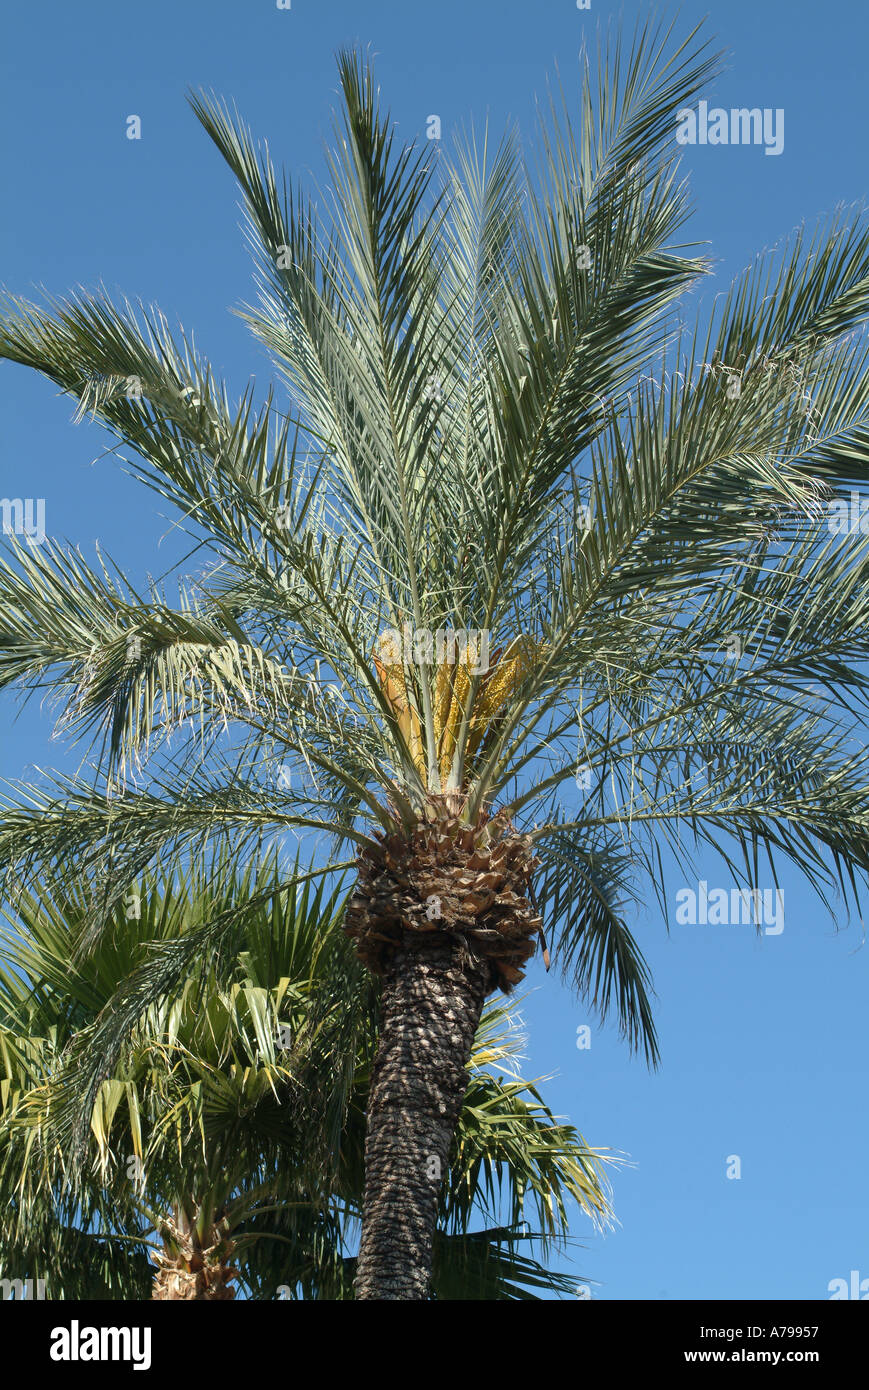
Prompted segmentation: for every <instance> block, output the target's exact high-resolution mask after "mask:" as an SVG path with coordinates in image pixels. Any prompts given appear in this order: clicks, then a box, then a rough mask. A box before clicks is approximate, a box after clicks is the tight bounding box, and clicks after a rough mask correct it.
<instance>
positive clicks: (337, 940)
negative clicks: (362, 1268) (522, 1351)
mask: <svg viewBox="0 0 869 1390" xmlns="http://www.w3.org/2000/svg"><path fill="white" fill-rule="evenodd" d="M280 880H281V876H280V873H279V871H278V869H277V865H276V863H275V862H274V861H272V862H262V863H258V864H256V865H252V866H249V867H248V868H247V869H246V870H245V871H244V872H241V871H238V870H236V869H235V868H234V867H233V866H232V865H231V864H230V863H229V862H227V861H224V862H223V863H218V864H215V865H211V866H209V867H208V868H206V866H204V865H202V864H196V865H194V866H192V867H189V868H182V867H181V866H180V865H176V866H175V870H174V872H173V873H172V874H170V875H169V876H168V877H165V878H164V879H163V880H162V881H161V882H160V883H159V884H157V885H154V884H149V883H142V884H140V885H138V891H136V892H135V893H131V894H130V895H128V899H127V903H126V906H125V909H124V910H123V911H121V910H118V911H116V913H115V915H114V922H113V929H112V931H111V933H110V934H105V935H104V936H103V937H102V938H101V940H100V942H99V946H98V948H97V950H96V951H94V952H92V953H91V954H90V955H89V956H88V958H87V960H86V962H85V963H84V964H83V965H82V964H81V963H79V964H76V954H77V953H76V947H77V943H78V941H79V939H80V937H81V935H82V933H83V931H84V930H85V929H86V923H87V920H88V913H89V911H90V901H91V899H92V896H93V893H92V891H91V893H90V894H87V893H85V892H84V890H83V887H82V885H79V891H78V892H77V893H75V894H74V895H73V896H69V895H68V894H66V893H65V892H64V891H63V888H62V887H61V886H60V885H53V886H52V885H47V886H46V887H45V888H43V890H42V891H41V892H40V894H39V896H38V897H34V896H31V895H30V894H22V895H21V897H20V899H19V901H18V904H17V909H16V913H15V916H14V918H13V917H12V916H11V915H8V920H9V927H8V928H7V929H6V930H4V931H3V932H2V934H0V960H2V961H3V964H2V966H0V1193H2V1199H3V1208H4V1225H3V1234H2V1236H0V1275H4V1276H6V1277H12V1278H22V1279H23V1278H29V1279H31V1280H33V1281H35V1284H36V1285H37V1286H38V1283H39V1281H40V1280H43V1281H44V1283H45V1287H46V1289H47V1294H48V1297H54V1298H56V1297H59V1296H63V1297H101V1298H140V1297H145V1296H147V1292H146V1291H147V1289H148V1285H149V1282H150V1284H151V1290H152V1292H151V1296H152V1297H153V1298H155V1299H159V1300H166V1299H171V1300H187V1299H193V1300H198V1301H205V1300H230V1299H233V1298H234V1297H235V1286H236V1284H240V1285H241V1286H242V1287H244V1288H245V1289H246V1290H247V1291H248V1293H249V1295H251V1296H253V1297H265V1298H274V1297H275V1296H276V1291H277V1290H278V1289H281V1290H284V1291H285V1294H286V1296H288V1297H307V1298H310V1297H315V1296H316V1297H320V1298H323V1297H330V1298H347V1297H352V1292H351V1289H352V1274H353V1270H354V1267H355V1258H354V1256H353V1255H352V1253H351V1251H352V1244H353V1238H354V1232H355V1230H356V1229H357V1227H358V1216H359V1211H360V1208H361V1200H362V1188H363V1165H362V1150H363V1140H364V1123H365V1122H364V1116H365V1108H366V1098H367V1091H368V1085H369V1072H370V1065H369V1063H370V1058H371V1056H372V1055H373V1052H374V1046H375V1041H376V997H375V996H376V990H374V989H373V988H372V982H371V978H370V976H369V975H368V972H366V971H365V970H364V968H363V967H362V965H361V964H360V963H359V962H358V960H356V958H355V956H354V954H353V951H352V947H351V945H350V943H349V941H348V939H347V937H346V936H345V935H344V934H343V932H342V931H341V909H342V906H343V903H342V901H341V899H339V896H338V891H337V890H334V891H333V892H332V893H331V894H330V896H329V897H328V898H327V897H326V896H325V895H324V890H323V886H322V884H321V887H320V888H319V889H318V890H317V892H316V893H311V892H310V890H309V885H305V887H304V889H301V888H300V889H298V890H290V891H282V890H281V889H280V888H279V886H278V885H279V883H280ZM232 902H244V903H245V904H246V905H247V910H246V912H245V915H244V919H243V923H242V924H240V929H239V931H238V933H237V934H236V940H235V941H234V943H233V950H232V952H231V954H230V955H229V956H228V957H227V960H226V963H225V964H224V965H223V966H222V967H221V968H212V969H210V970H208V971H205V972H202V971H199V972H191V974H190V975H189V977H188V978H187V979H186V980H185V981H184V982H183V985H182V987H181V988H180V989H179V990H178V991H176V992H175V993H174V994H173V995H172V997H166V998H162V999H160V1000H158V1001H156V1002H155V1003H154V1004H152V1005H150V1006H149V1007H148V1008H147V1009H146V1010H145V1011H144V1013H143V1016H142V1018H141V1019H140V1021H139V1023H138V1024H137V1026H136V1028H135V1029H134V1030H133V1032H132V1034H131V1036H130V1038H129V1042H128V1044H127V1046H126V1047H125V1048H124V1051H123V1054H122V1056H121V1057H120V1058H119V1061H118V1065H117V1066H116V1067H115V1068H114V1072H113V1075H112V1076H111V1077H109V1078H107V1079H106V1080H105V1081H104V1082H103V1085H102V1088H101V1090H100V1093H99V1095H98V1098H97V1102H96V1104H95V1106H94V1108H93V1113H92V1115H91V1121H90V1128H91V1146H90V1154H89V1163H88V1166H87V1168H86V1170H85V1171H84V1172H83V1173H80V1174H79V1176H78V1180H77V1181H76V1180H73V1181H70V1180H69V1172H68V1170H67V1168H66V1165H65V1164H64V1161H63V1148H62V1144H59V1143H58V1142H57V1138H56V1133H55V1127H54V1124H53V1118H54V1115H55V1114H56V1112H57V1111H58V1110H60V1111H62V1110H63V1108H64V1106H65V1105H67V1104H68V1103H69V1102H68V1099H67V1092H68V1090H69V1088H70V1086H73V1087H74V1084H75V1076H74V1072H73V1073H72V1074H70V1072H69V1070H68V1068H67V1065H66V1057H65V1052H66V1049H67V1047H68V1044H69V1042H70V1040H71V1039H72V1038H73V1037H75V1036H77V1035H81V1034H82V1033H83V1032H86V1031H87V1029H88V1028H90V1027H92V1026H93V1021H94V1020H95V1019H96V1018H97V1017H98V1016H99V1014H100V1012H101V1011H102V1010H103V1009H104V1008H105V1007H106V1005H107V1003H109V1002H110V1001H111V999H112V998H113V997H114V995H115V994H116V993H117V991H118V990H119V989H120V987H121V985H122V983H123V981H124V979H125V978H126V977H127V976H128V975H129V974H130V973H131V972H132V971H133V970H134V969H135V967H136V964H137V962H138V961H140V960H141V959H142V958H143V957H144V956H146V955H147V953H148V951H149V950H150V949H152V948H153V947H154V945H155V944H156V943H158V942H161V941H162V942H165V941H167V940H171V939H173V938H175V937H177V936H178V935H179V934H181V933H183V932H185V931H189V930H191V929H195V928H196V926H198V925H199V924H201V922H202V921H203V920H207V918H208V916H209V915H210V914H211V913H215V912H219V911H221V910H222V909H224V908H225V907H226V905H227V904H228V903H232ZM508 1023H509V1019H508V1018H507V1017H506V1016H505V1014H504V1012H503V1010H494V1009H493V1010H490V1012H489V1015H488V1017H487V1019H486V1020H485V1021H484V1024H483V1025H482V1026H481V1028H480V1030H479V1032H478V1037H477V1041H476V1045H475V1048H474V1053H473V1055H472V1058H471V1064H470V1070H471V1082H470V1089H469V1093H468V1097H467V1103H466V1105H465V1107H464V1110H463V1113H462V1116H461V1118H460V1122H459V1127H458V1131H457V1135H456V1142H455V1145H454V1148H453V1152H452V1154H451V1161H450V1166H449V1172H448V1174H447V1181H446V1182H445V1185H444V1192H443V1198H442V1203H441V1211H440V1218H439V1222H438V1247H439V1251H438V1253H439V1257H440V1258H439V1268H438V1271H437V1273H436V1277H435V1290H436V1292H437V1294H438V1295H440V1296H444V1295H445V1293H446V1296H450V1297H458V1298H466V1297H490V1298H503V1297H519V1298H533V1297H536V1296H537V1294H536V1293H535V1290H537V1289H542V1290H544V1291H546V1292H547V1293H548V1294H550V1295H551V1294H552V1293H558V1292H561V1291H564V1290H565V1289H567V1288H568V1287H569V1286H570V1284H571V1282H572V1281H571V1280H570V1279H569V1278H568V1277H567V1276H566V1275H562V1274H559V1273H557V1272H555V1271H550V1270H548V1269H547V1268H545V1267H544V1266H543V1265H541V1264H540V1263H539V1262H538V1261H537V1260H535V1259H532V1258H528V1257H525V1256H523V1254H522V1248H523V1246H522V1242H523V1240H524V1239H527V1237H523V1236H522V1234H521V1233H520V1229H519V1228H520V1225H521V1224H527V1217H528V1216H531V1218H532V1220H534V1221H535V1224H536V1226H537V1227H538V1228H539V1236H540V1238H541V1239H542V1242H543V1249H544V1251H546V1250H547V1249H549V1248H552V1246H553V1245H558V1244H559V1242H561V1241H562V1239H563V1238H564V1237H565V1236H566V1233H567V1229H568V1219H569V1212H568V1206H569V1205H570V1204H571V1203H572V1202H573V1201H574V1200H575V1201H577V1202H578V1203H579V1205H580V1208H581V1209H582V1210H583V1211H585V1212H587V1213H588V1214H589V1215H591V1216H592V1218H593V1219H594V1221H595V1222H596V1223H598V1224H600V1223H601V1222H605V1221H606V1220H607V1219H608V1216H609V1206H608V1201H607V1196H606V1191H605V1185H604V1179H603V1169H602V1165H601V1160H600V1158H599V1157H598V1155H596V1154H595V1153H593V1152H592V1151H590V1150H588V1149H587V1148H586V1146H585V1145H584V1143H583V1141H582V1140H581V1138H580V1137H579V1136H578V1135H577V1134H576V1133H575V1131H574V1130H573V1129H572V1128H571V1127H570V1126H568V1125H563V1124H559V1123H557V1122H556V1121H555V1120H554V1119H553V1117H552V1116H551V1114H550V1113H549V1111H548V1110H547V1109H546V1107H545V1106H544V1105H543V1103H542V1101H541V1100H540V1097H539V1095H538V1094H537V1092H536V1090H535V1088H534V1087H533V1085H531V1084H529V1083H528V1082H526V1081H524V1080H522V1079H521V1078H519V1077H518V1076H515V1075H513V1076H507V1077H504V1076H496V1075H494V1074H493V1072H492V1068H493V1067H494V1066H496V1065H498V1064H500V1063H503V1062H504V1061H505V1059H510V1058H512V1057H513V1054H514V1052H515V1035H514V1033H513V1032H512V1031H511V1029H510V1028H509V1027H508V1026H507V1025H508ZM501 1188H503V1191H501ZM499 1193H500V1198H501V1200H498V1196H499ZM499 1217H500V1218H504V1219H502V1220H500V1221H499V1219H498V1218H499ZM481 1219H482V1220H483V1222H484V1229H482V1230H474V1224H475V1222H479V1221H480V1220H481ZM487 1222H488V1223H490V1224H488V1225H487V1224H486V1223H487ZM505 1222H506V1224H505ZM149 1254H150V1259H151V1261H152V1262H153V1264H155V1265H156V1266H157V1269H156V1272H154V1271H153V1269H152V1276H153V1277H150V1276H149V1274H148V1258H147V1257H148V1255H149ZM22 1271H24V1272H23V1273H22Z"/></svg>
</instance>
